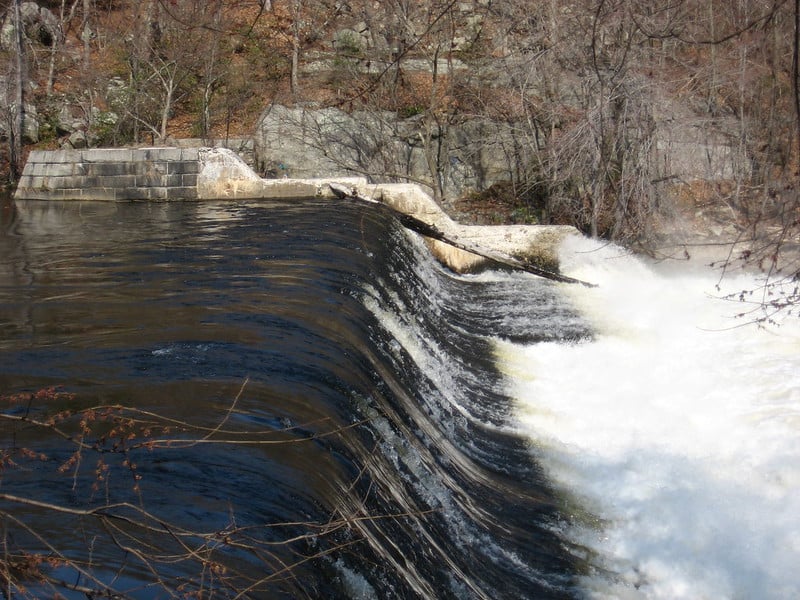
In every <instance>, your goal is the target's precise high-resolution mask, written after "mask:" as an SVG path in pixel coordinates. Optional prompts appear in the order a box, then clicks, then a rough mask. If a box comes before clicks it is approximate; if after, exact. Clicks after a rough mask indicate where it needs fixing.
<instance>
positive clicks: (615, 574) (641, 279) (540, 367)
mask: <svg viewBox="0 0 800 600" xmlns="http://www.w3.org/2000/svg"><path fill="white" fill-rule="evenodd" d="M569 243H571V244H573V246H572V247H570V248H568V249H567V252H565V257H564V259H563V265H564V268H565V271H566V272H567V273H568V274H569V275H571V276H575V277H578V278H581V279H585V280H589V281H593V282H596V283H598V284H599V287H598V288H595V289H587V288H583V287H580V286H564V293H565V294H566V295H567V298H568V300H569V301H570V302H572V303H573V304H574V306H575V307H576V308H577V309H578V310H579V311H581V313H582V314H583V315H584V316H585V317H586V318H587V319H588V320H589V321H590V322H591V323H592V324H593V327H594V329H595V332H596V335H595V337H594V338H593V339H592V340H587V341H584V342H579V343H558V342H547V343H540V344H533V345H528V346H520V345H516V344H511V343H508V342H503V341H498V342H497V353H498V362H499V364H500V366H501V368H502V369H503V370H504V371H505V373H506V375H507V376H508V379H509V381H510V382H511V384H510V385H511V387H512V389H511V390H510V394H511V395H512V396H513V397H515V398H517V399H518V405H517V409H518V417H519V422H520V424H521V427H522V428H523V429H524V430H525V432H526V433H527V435H529V436H530V439H531V441H532V449H533V452H534V453H535V455H536V457H537V459H538V460H539V461H541V462H542V464H543V465H544V467H545V468H546V469H547V471H548V473H549V475H550V477H551V478H552V479H553V481H554V482H555V485H556V486H557V487H558V488H559V489H560V490H562V492H563V494H564V495H565V498H567V497H569V501H566V500H565V507H567V506H572V504H571V503H572V502H577V504H578V505H579V506H580V507H581V509H582V510H583V511H586V513H588V516H587V515H586V514H582V516H580V517H579V516H577V514H576V516H575V518H574V519H572V522H571V523H570V525H569V526H567V528H566V530H565V532H564V534H565V536H567V537H568V538H569V539H570V540H571V541H572V542H573V543H575V544H576V545H577V546H582V547H585V548H586V549H587V550H588V551H589V553H590V555H591V554H592V553H596V557H595V558H592V559H590V562H592V563H593V564H594V566H595V567H596V569H595V572H594V573H593V574H592V575H590V576H588V577H587V578H586V579H585V580H584V585H585V588H586V591H587V594H588V595H589V596H590V597H593V598H618V597H631V598H664V599H667V598H669V599H680V598H687V599H688V598H692V599H696V598H730V599H735V598H776V599H777V598H789V597H798V596H800V576H798V575H797V573H796V565H797V564H800V323H798V320H797V319H796V318H792V319H788V320H786V321H784V322H783V323H782V325H781V326H780V327H777V328H774V327H773V328H763V327H762V328H758V327H756V326H754V325H747V324H746V323H745V322H744V321H742V320H737V319H735V318H734V317H733V315H735V314H736V313H737V312H740V311H741V307H740V306H739V305H737V304H731V303H729V302H725V301H723V300H721V299H720V297H721V296H722V295H724V294H725V293H726V291H730V292H736V291H738V290H741V289H745V288H747V287H751V286H753V285H755V281H754V280H753V279H752V278H748V277H746V276H737V277H735V278H729V279H725V280H723V282H722V284H723V289H722V290H718V289H717V288H716V287H715V286H716V284H717V275H715V274H714V273H711V272H703V271H701V270H693V271H691V272H688V271H687V272H685V273H682V274H678V273H674V272H673V273H670V274H665V273H664V272H660V271H659V270H658V269H657V268H654V267H652V266H648V265H646V264H644V263H643V262H641V261H639V260H637V259H635V258H633V257H630V256H627V255H625V253H624V252H622V251H620V250H619V249H618V248H613V247H604V248H601V247H597V246H596V245H594V246H592V245H589V244H591V243H590V242H586V241H577V240H573V241H570V242H569ZM606 570H607V571H606Z"/></svg>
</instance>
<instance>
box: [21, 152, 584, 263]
mask: <svg viewBox="0 0 800 600" xmlns="http://www.w3.org/2000/svg"><path fill="white" fill-rule="evenodd" d="M335 188H338V189H339V190H341V189H347V190H350V193H351V195H352V196H353V197H357V198H363V199H366V200H370V201H374V202H380V203H382V204H385V205H386V206H388V207H389V208H391V209H392V210H394V211H397V212H399V213H401V214H403V215H408V216H410V217H413V218H415V219H418V220H420V221H422V222H424V223H426V224H427V225H429V226H431V227H433V228H435V229H437V230H438V231H439V232H441V233H442V234H443V236H445V237H447V238H449V239H453V240H458V242H459V245H461V246H465V247H480V248H482V249H485V250H486V251H487V252H489V253H492V254H496V255H502V256H507V257H511V259H512V260H519V261H523V262H525V263H527V264H532V265H537V266H538V267H541V268H542V269H545V270H547V271H553V272H557V271H558V258H557V248H558V246H559V245H560V244H561V242H562V241H563V240H564V239H565V238H566V237H567V236H570V235H578V232H577V230H575V229H574V228H573V227H570V226H551V225H548V226H541V225H491V226H482V225H463V224H460V223H457V222H455V221H454V220H453V219H451V218H450V217H449V216H448V215H447V214H446V213H445V212H444V211H443V210H442V208H441V207H440V206H439V205H438V204H437V203H436V202H435V201H434V200H433V198H431V197H430V196H429V195H428V194H427V193H426V192H425V191H424V190H423V188H422V187H420V186H419V185H416V184H408V183H370V182H369V181H367V179H366V178H363V177H348V176H343V177H336V178H327V179H264V178H262V177H260V176H259V175H258V174H256V173H255V172H254V171H253V170H252V169H251V168H250V167H249V166H248V165H247V164H246V163H245V162H244V161H243V160H242V159H241V158H240V157H239V156H237V155H236V153H234V152H233V151H232V150H228V149H225V148H174V147H153V148H92V149H87V150H34V151H32V152H31V153H30V155H29V157H28V161H27V162H26V164H25V169H24V171H23V174H22V177H21V178H20V181H19V185H18V187H17V190H16V193H15V196H14V197H15V199H17V200H59V201H73V200H77V201H107V202H130V201H152V202H169V201H200V200H258V199H264V200H280V199H297V200H302V199H304V198H306V199H307V198H322V199H331V200H334V199H336V198H337V197H339V196H340V194H339V195H337V193H336V192H335V191H334V189H335ZM426 243H427V244H428V246H429V248H430V249H431V251H432V252H433V253H434V255H435V256H436V257H437V259H438V260H440V261H441V262H442V263H443V264H445V265H446V266H448V267H449V268H451V269H452V270H454V271H456V272H470V271H475V270H479V269H481V268H483V267H484V266H485V265H486V264H487V262H490V261H488V260H487V258H486V257H485V256H480V255H479V254H476V253H475V252H471V251H466V250H464V249H462V248H458V247H454V246H453V245H452V244H447V243H444V242H442V241H440V240H437V239H431V238H426Z"/></svg>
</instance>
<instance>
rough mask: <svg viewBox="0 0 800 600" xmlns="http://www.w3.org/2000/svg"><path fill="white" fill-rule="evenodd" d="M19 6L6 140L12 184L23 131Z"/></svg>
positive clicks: (16, 175) (19, 168)
mask: <svg viewBox="0 0 800 600" xmlns="http://www.w3.org/2000/svg"><path fill="white" fill-rule="evenodd" d="M19 5H20V0H14V46H15V49H16V52H14V71H15V73H14V102H13V104H12V107H11V132H10V135H9V139H8V146H9V163H10V167H11V172H10V176H11V181H12V182H15V181H17V180H18V179H19V177H20V175H21V174H22V135H23V133H24V131H25V68H24V67H25V40H24V32H23V30H22V18H21V16H20V8H19Z"/></svg>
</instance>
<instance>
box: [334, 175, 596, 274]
mask: <svg viewBox="0 0 800 600" xmlns="http://www.w3.org/2000/svg"><path fill="white" fill-rule="evenodd" d="M329 185H330V188H331V191H332V192H333V193H334V195H335V196H336V197H337V198H340V199H348V200H358V201H360V202H367V203H370V204H381V205H382V206H385V207H386V208H387V209H389V210H390V211H391V212H392V213H393V214H394V216H395V217H397V219H398V220H399V221H400V224H401V225H403V227H405V228H407V229H410V230H411V231H414V232H416V233H419V234H420V235H423V236H425V237H428V238H431V239H434V240H437V241H440V242H442V243H445V244H448V245H450V246H453V247H454V248H458V249H459V250H464V251H465V252H470V253H471V254H475V255H476V256H480V257H482V258H485V259H486V260H489V261H491V262H493V263H496V264H500V265H504V266H506V267H510V268H512V269H516V270H520V271H525V272H526V273H530V274H532V275H536V276H537V277H544V278H545V279H551V280H553V281H559V282H562V283H578V284H580V285H584V286H586V287H597V285H596V284H594V283H589V282H588V281H582V280H581V279H575V278H574V277H568V276H567V275H562V274H561V273H556V272H554V271H550V270H548V269H543V268H541V267H537V266H536V265H532V264H530V263H528V262H525V261H523V260H520V259H518V258H515V257H513V256H511V255H509V254H505V253H503V252H498V251H497V250H491V249H489V248H483V247H481V246H479V245H477V244H475V243H473V242H467V241H462V240H459V239H458V238H457V236H454V235H447V234H446V233H444V232H443V231H442V230H441V229H439V228H438V227H435V226H433V225H430V224H429V223H426V222H425V221H423V220H421V219H418V218H416V217H414V216H412V215H408V214H405V213H402V212H400V211H398V210H395V209H394V208H392V207H391V206H388V205H386V204H383V203H382V202H378V201H377V200H372V199H370V198H365V197H363V196H359V195H358V194H357V193H356V192H355V191H354V190H350V189H348V188H346V187H345V186H342V185H338V184H335V183H331V184H329Z"/></svg>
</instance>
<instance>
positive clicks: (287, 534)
mask: <svg viewBox="0 0 800 600" xmlns="http://www.w3.org/2000/svg"><path fill="white" fill-rule="evenodd" d="M2 210H3V212H2V231H0V253H2V260H1V261H0V332H2V334H3V335H2V338H1V339H0V390H1V391H2V394H3V398H2V400H0V401H1V402H2V405H0V412H1V413H2V416H3V420H0V439H2V449H3V450H2V453H0V460H2V461H4V463H3V467H4V468H3V470H2V472H0V476H1V477H2V481H1V482H0V493H3V494H5V495H4V496H3V497H2V498H0V516H1V517H2V519H3V524H4V531H5V533H4V540H5V541H4V548H5V552H6V556H7V557H8V558H7V560H6V564H8V565H12V564H13V566H14V569H15V571H14V572H15V573H17V579H15V580H17V581H21V582H25V581H27V582H28V586H29V591H30V590H37V589H48V590H53V589H57V590H58V591H59V592H60V593H62V594H64V595H65V597H76V598H78V597H86V594H87V593H89V592H90V591H92V590H95V591H96V590H98V589H101V588H103V587H104V586H107V587H108V588H110V589H113V590H116V591H117V592H118V593H119V594H120V595H121V596H122V597H132V598H161V597H181V594H188V593H195V594H199V595H201V596H202V597H209V598H210V597H214V598H217V597H218V598H227V597H253V598H273V597H313V598H316V597H327V598H334V597H336V598H338V597H343V598H347V597H350V598H360V597H363V598H367V597H382V598H388V597H394V598H434V597H435V598H448V597H450V598H501V597H509V598H511V597H513V598H523V597H525V598H568V597H574V596H575V593H576V592H575V588H574V586H573V576H574V573H575V572H576V569H578V568H579V567H578V565H576V562H575V558H574V557H573V554H572V553H571V552H570V551H569V548H567V546H566V543H565V542H564V541H563V540H562V539H560V538H559V536H558V535H557V533H555V531H556V529H557V525H558V523H559V521H560V520H561V519H562V518H563V516H562V515H560V514H559V512H558V500H557V499H556V498H554V497H553V495H552V493H551V491H550V490H549V487H548V485H547V483H546V481H545V480H544V478H543V476H542V474H541V472H540V470H539V469H538V467H537V465H536V464H535V463H534V462H533V461H532V460H531V458H530V452H529V449H528V447H527V442H525V441H524V440H523V439H521V438H520V437H517V436H516V435H515V434H514V433H513V430H514V428H513V426H511V424H510V423H509V419H510V418H511V417H510V412H511V411H510V402H509V399H508V398H507V397H505V396H504V394H503V392H502V390H503V382H502V380H501V378H500V376H499V375H498V373H497V372H496V370H495V368H494V366H493V363H492V346H491V341H490V340H491V338H492V337H493V336H501V337H503V336H505V337H514V336H521V338H522V339H550V338H552V339H564V338H577V337H581V336H583V335H585V334H586V328H585V326H584V325H583V324H582V323H581V322H580V320H579V319H578V318H577V317H575V316H574V315H572V314H571V313H570V311H569V309H568V308H566V307H565V306H564V305H563V304H564V303H563V302H559V298H558V292H557V288H556V287H554V286H552V285H550V284H548V283H547V282H538V281H535V280H532V278H530V277H527V276H524V277H513V276H503V277H498V278H495V279H491V280H485V279H480V278H465V277H457V276H454V275H452V274H450V273H448V272H446V271H444V270H442V269H441V268H440V267H438V266H437V265H436V264H434V263H433V262H432V261H431V260H430V258H429V257H428V256H427V254H426V253H425V252H424V249H423V248H422V246H421V245H420V244H419V242H418V240H416V239H414V238H412V237H410V236H409V235H408V234H407V233H406V232H405V231H404V230H403V229H402V228H401V227H399V226H398V224H397V223H396V222H395V221H394V220H393V219H392V218H391V216H390V215H388V214H384V213H382V212H381V211H380V210H371V211H370V212H365V211H364V209H363V207H358V206H347V205H341V204H331V203H326V202H322V201H305V202H303V203H207V204H194V203H185V204H184V203H173V204H99V203H73V204H70V203H47V204H45V203H20V204H18V205H13V204H12V205H8V206H6V204H3V209H2ZM521 295H524V296H525V297H526V301H525V302H520V301H519V298H520V296H521ZM41 390H44V391H41ZM122 407H124V408H122ZM30 500H36V501H39V504H33V503H31V502H30ZM12 559H13V560H12ZM34 563H35V564H34ZM25 569H27V573H28V577H27V579H26V576H25ZM10 572H11V571H10V570H9V573H10ZM0 575H3V577H5V578H6V580H7V581H8V580H9V579H14V577H11V575H6V574H0ZM37 578H40V579H43V578H47V582H45V581H39V583H33V582H35V580H36V579H37ZM37 586H38V587H37ZM70 590H73V591H70ZM74 590H77V592H76V591H74ZM87 590H88V591H87ZM32 593H34V595H35V593H36V592H32ZM70 594H72V595H71V596H70ZM237 594H240V595H237ZM17 595H18V596H19V597H25V596H24V594H23V593H22V592H21V591H18V592H17Z"/></svg>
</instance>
